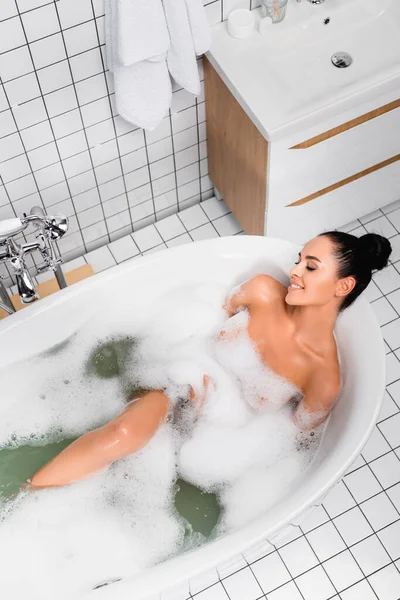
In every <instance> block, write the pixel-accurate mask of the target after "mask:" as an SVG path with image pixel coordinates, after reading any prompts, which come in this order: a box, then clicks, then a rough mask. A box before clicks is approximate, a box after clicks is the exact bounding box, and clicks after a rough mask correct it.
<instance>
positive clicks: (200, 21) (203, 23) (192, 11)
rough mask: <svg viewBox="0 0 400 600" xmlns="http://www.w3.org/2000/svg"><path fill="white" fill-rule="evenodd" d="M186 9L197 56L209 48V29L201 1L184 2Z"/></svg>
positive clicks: (187, 0) (190, 0)
mask: <svg viewBox="0 0 400 600" xmlns="http://www.w3.org/2000/svg"><path fill="white" fill-rule="evenodd" d="M186 8H187V12H188V17H189V23H190V29H191V31H192V37H193V43H194V49H195V52H196V54H197V56H201V55H202V54H205V52H207V50H209V49H210V47H211V27H210V26H209V24H208V22H207V17H206V11H205V10H204V5H203V1H202V0H186Z"/></svg>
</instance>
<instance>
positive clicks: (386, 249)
mask: <svg viewBox="0 0 400 600" xmlns="http://www.w3.org/2000/svg"><path fill="white" fill-rule="evenodd" d="M320 235H321V236H327V237H329V239H330V240H331V241H332V243H333V245H334V248H335V256H336V259H337V261H338V276H339V278H340V279H343V278H344V277H350V276H351V277H354V279H355V280H356V285H355V286H354V289H353V290H352V291H351V292H350V294H348V295H347V296H345V297H344V300H343V302H342V305H341V307H340V310H344V309H345V308H347V307H348V306H350V304H353V302H354V300H355V299H356V298H358V296H359V295H360V294H361V292H363V291H364V290H365V288H366V287H367V285H368V284H369V282H370V281H371V277H372V271H380V270H381V269H383V268H384V267H386V265H387V263H388V260H389V256H390V254H391V252H392V246H391V244H390V242H389V240H388V239H387V238H385V237H383V236H381V235H378V234H377V233H366V234H365V235H362V236H361V237H359V238H358V237H356V236H355V235H351V234H350V233H344V232H342V231H326V232H324V233H321V234H320Z"/></svg>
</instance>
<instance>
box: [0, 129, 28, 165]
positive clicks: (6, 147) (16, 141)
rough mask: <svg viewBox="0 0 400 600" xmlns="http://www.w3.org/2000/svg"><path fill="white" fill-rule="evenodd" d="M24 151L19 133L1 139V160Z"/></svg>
mask: <svg viewBox="0 0 400 600" xmlns="http://www.w3.org/2000/svg"><path fill="white" fill-rule="evenodd" d="M23 153H24V147H23V145H22V142H21V140H20V137H19V135H18V133H14V134H12V135H9V136H8V137H7V138H3V140H0V162H2V161H4V160H9V159H10V158H14V157H15V156H18V154H23Z"/></svg>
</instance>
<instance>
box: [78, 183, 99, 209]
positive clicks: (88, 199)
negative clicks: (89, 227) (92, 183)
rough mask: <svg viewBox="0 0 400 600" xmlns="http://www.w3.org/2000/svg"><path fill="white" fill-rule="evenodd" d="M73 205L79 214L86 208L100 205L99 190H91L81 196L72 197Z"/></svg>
mask: <svg viewBox="0 0 400 600" xmlns="http://www.w3.org/2000/svg"><path fill="white" fill-rule="evenodd" d="M74 204H75V207H76V210H77V211H79V212H81V211H83V210H86V209H87V208H91V207H92V206H95V205H96V204H100V195H99V190H98V189H97V188H93V189H91V190H87V191H86V192H83V193H82V194H78V195H76V196H74Z"/></svg>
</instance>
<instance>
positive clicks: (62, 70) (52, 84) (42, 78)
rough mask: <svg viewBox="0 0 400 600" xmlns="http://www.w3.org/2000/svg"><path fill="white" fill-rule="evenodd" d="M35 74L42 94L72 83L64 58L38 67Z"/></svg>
mask: <svg viewBox="0 0 400 600" xmlns="http://www.w3.org/2000/svg"><path fill="white" fill-rule="evenodd" d="M37 75H38V77H39V83H40V87H41V89H42V93H43V94H49V93H50V92H54V91H56V90H59V89H60V88H63V87H67V86H69V85H71V83H72V77H71V72H70V70H69V66H68V61H66V60H64V61H61V62H58V63H56V64H55V65H49V66H48V67H44V69H40V70H39V71H38V72H37ZM45 101H46V100H45ZM46 103H47V102H46ZM58 114H59V113H58Z"/></svg>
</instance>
